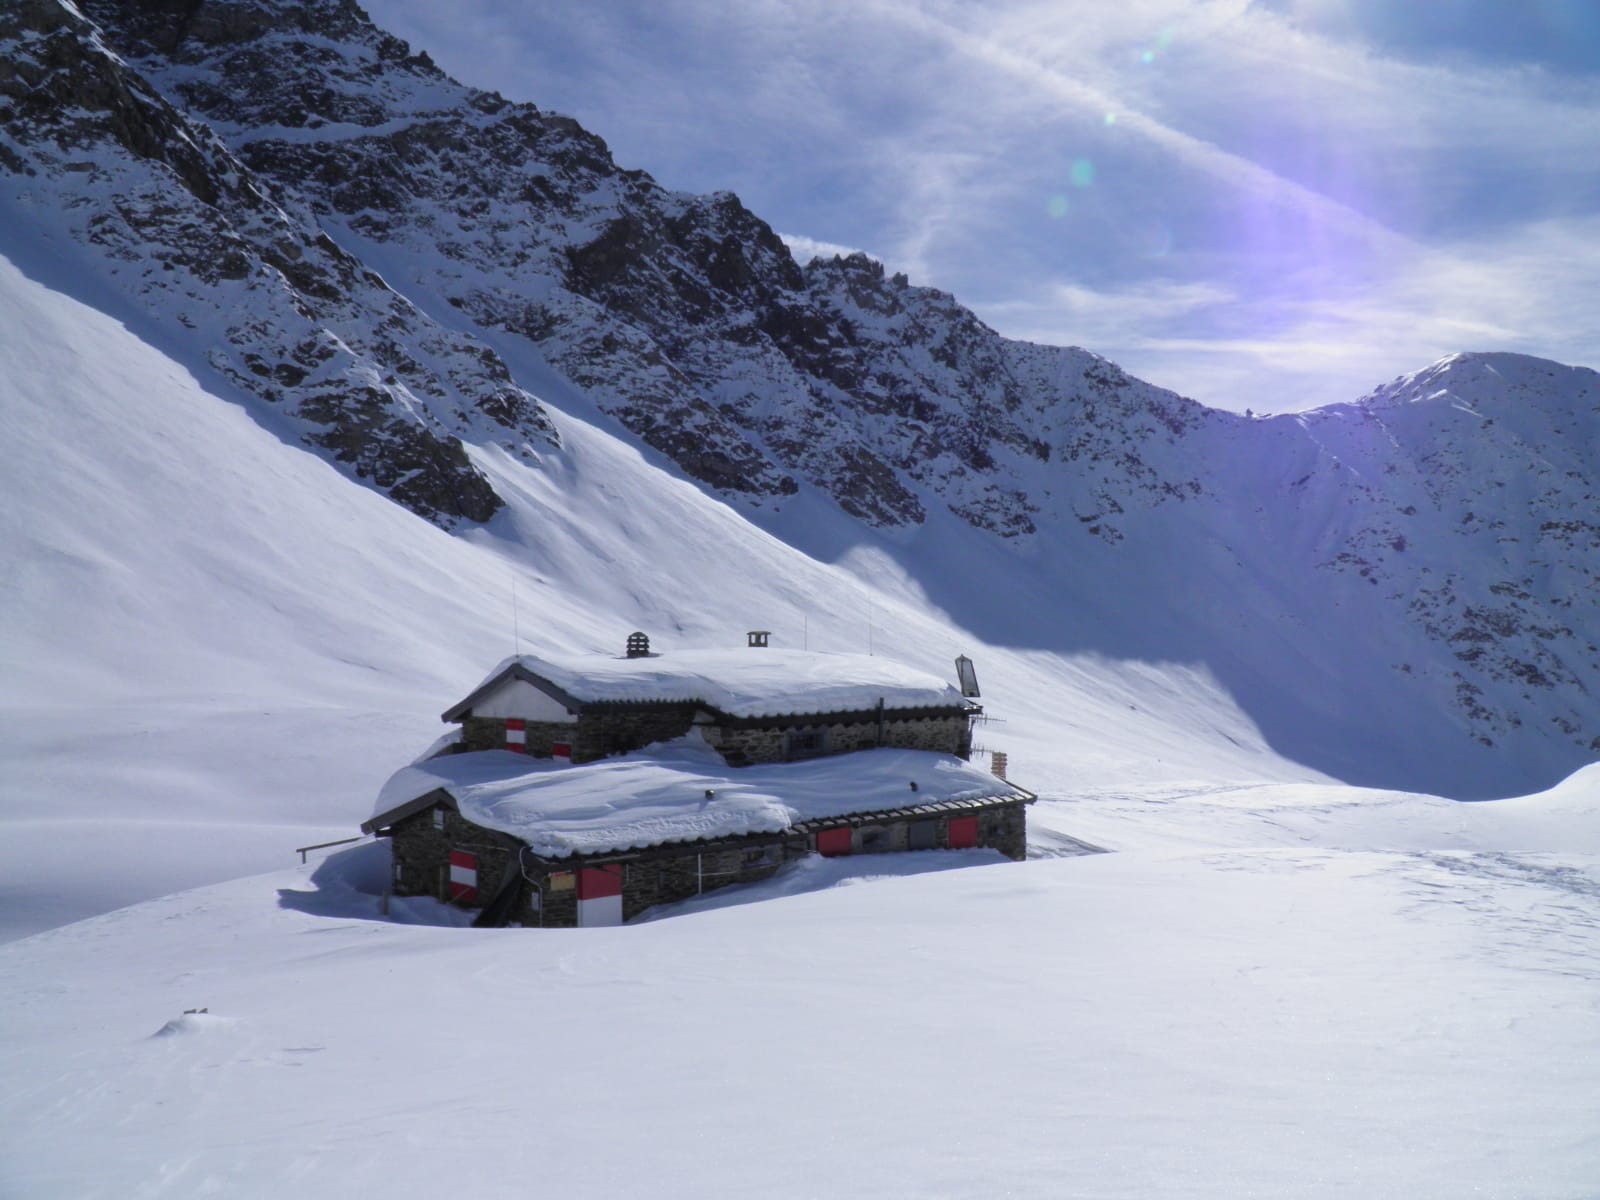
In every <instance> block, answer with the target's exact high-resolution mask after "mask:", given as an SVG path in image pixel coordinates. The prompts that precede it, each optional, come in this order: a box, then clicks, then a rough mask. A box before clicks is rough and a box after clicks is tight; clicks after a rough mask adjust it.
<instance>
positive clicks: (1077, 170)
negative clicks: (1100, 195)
mask: <svg viewBox="0 0 1600 1200" xmlns="http://www.w3.org/2000/svg"><path fill="white" fill-rule="evenodd" d="M1072 186H1073V187H1080V188H1086V187H1092V186H1094V164H1093V163H1092V162H1090V161H1089V160H1088V159H1087V158H1079V159H1074V160H1073V163H1072Z"/></svg>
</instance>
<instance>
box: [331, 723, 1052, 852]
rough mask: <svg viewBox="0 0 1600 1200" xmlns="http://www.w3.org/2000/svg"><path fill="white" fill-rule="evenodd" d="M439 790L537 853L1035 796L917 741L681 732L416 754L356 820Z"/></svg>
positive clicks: (402, 807)
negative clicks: (532, 752) (894, 743)
mask: <svg viewBox="0 0 1600 1200" xmlns="http://www.w3.org/2000/svg"><path fill="white" fill-rule="evenodd" d="M912 783H915V784H916V785H917V786H916V788H915V790H913V789H912V787H911V785H912ZM440 791H442V792H444V793H446V794H448V795H449V796H450V797H451V798H452V799H453V800H454V801H455V803H456V807H457V808H458V809H460V811H461V815H462V816H463V817H465V818H466V819H467V820H469V821H471V822H472V823H473V824H476V825H481V826H484V827H485V828H488V829H496V830H499V831H500V832H502V833H507V834H510V835H511V836H512V837H515V838H519V839H521V840H522V841H523V842H526V843H527V845H528V846H529V848H530V849H532V850H533V852H534V853H535V854H538V855H541V856H542V857H546V858H566V857H569V856H571V855H574V854H582V855H590V854H605V853H613V852H619V851H627V850H639V849H644V848H646V847H650V846H659V845H662V844H663V843H667V842H694V841H701V840H705V839H710V838H725V837H737V836H741V835H745V834H752V833H783V832H785V831H787V830H789V829H792V828H794V827H795V826H797V825H801V824H805V823H807V822H811V821H816V820H822V819H828V818H842V817H851V816H856V815H861V814H871V813H885V812H890V811H894V810H899V809H905V808H910V807H914V806H926V807H930V808H933V807H937V806H939V805H943V804H951V803H961V804H978V803H984V802H994V803H1000V802H1006V801H1019V800H1031V799H1032V794H1031V793H1029V792H1027V791H1024V790H1023V789H1021V788H1019V787H1017V786H1015V785H1014V784H1010V783H1007V782H1006V781H1005V780H1003V779H998V778H996V777H995V776H993V775H991V774H989V773H988V772H987V771H983V770H980V769H979V768H977V767H974V766H972V765H970V764H969V763H965V762H963V761H961V760H960V759H959V758H955V757H952V756H950V755H945V754H933V753H930V752H928V751H925V750H892V749H882V750H862V751H858V752H856V753H853V754H839V755H833V756H831V757H828V758H817V759H811V760H808V761H806V762H799V763H771V764H765V765H758V766H753V767H730V766H728V765H727V764H726V763H725V762H723V760H722V757H721V755H719V754H718V753H717V752H716V751H715V750H714V749H712V748H711V747H710V746H708V745H707V744H706V743H705V742H704V741H703V740H702V739H701V738H700V737H699V735H697V734H690V735H688V736H687V737H682V738H678V739H676V740H674V741H671V742H664V743H660V744H657V745H655V746H652V747H650V748H649V749H647V750H643V751H639V752H637V753H635V754H628V755H623V756H620V757H617V758H606V759H601V760H599V761H597V762H592V763H586V764H584V765H582V766H567V765H565V764H559V763H557V762H556V761H555V760H551V759H529V758H527V757H526V756H524V755H520V754H513V753H510V752H509V751H505V750H482V751H477V752H474V753H469V754H451V755H446V756H444V757H442V758H436V759H432V760H429V761H427V762H422V763H417V764H414V765H412V766H410V767H406V768H405V769H404V770H401V771H399V772H398V773H396V774H395V775H394V777H393V778H391V779H390V780H389V782H388V783H387V784H386V785H384V788H383V790H382V792H380V793H379V795H378V801H377V805H376V806H375V809H374V812H373V816H372V818H371V819H370V820H368V821H367V822H366V823H365V824H364V825H363V826H362V828H363V829H364V830H366V831H368V832H375V831H377V830H379V829H383V828H387V827H388V826H389V825H390V824H392V823H393V822H394V821H397V820H399V819H401V818H402V817H403V816H405V815H408V814H409V813H410V812H415V811H417V810H418V804H419V801H423V800H424V799H425V798H426V797H429V796H431V795H432V794H433V793H435V792H440ZM708 793H709V794H708ZM423 806H424V807H425V806H426V805H423Z"/></svg>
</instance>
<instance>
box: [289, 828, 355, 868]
mask: <svg viewBox="0 0 1600 1200" xmlns="http://www.w3.org/2000/svg"><path fill="white" fill-rule="evenodd" d="M365 840H366V834H360V835H358V836H356V837H353V838H340V839H339V840H338V841H337V842H318V843H317V844H316V845H315V846H296V847H295V851H294V852H295V853H296V854H298V855H299V856H300V861H301V862H302V863H303V862H305V861H306V855H307V854H308V853H309V852H310V851H312V850H326V849H327V848H328V847H329V846H348V845H349V844H350V843H351V842H360V841H365Z"/></svg>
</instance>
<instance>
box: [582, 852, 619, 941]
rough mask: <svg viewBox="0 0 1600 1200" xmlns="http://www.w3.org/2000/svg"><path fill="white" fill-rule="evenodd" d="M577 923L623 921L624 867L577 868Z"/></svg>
mask: <svg viewBox="0 0 1600 1200" xmlns="http://www.w3.org/2000/svg"><path fill="white" fill-rule="evenodd" d="M578 924H579V925H582V926H590V925H621V924H622V867H621V865H620V864H618V865H614V866H609V867H583V868H581V869H580V870H579V871H578Z"/></svg>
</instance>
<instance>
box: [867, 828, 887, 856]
mask: <svg viewBox="0 0 1600 1200" xmlns="http://www.w3.org/2000/svg"><path fill="white" fill-rule="evenodd" d="M887 849H889V831H888V830H887V829H885V828H884V827H883V826H882V825H867V826H863V827H862V830H861V853H863V854H882V853H883V852H884V851H885V850H887Z"/></svg>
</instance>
